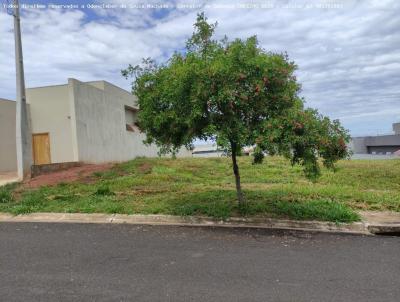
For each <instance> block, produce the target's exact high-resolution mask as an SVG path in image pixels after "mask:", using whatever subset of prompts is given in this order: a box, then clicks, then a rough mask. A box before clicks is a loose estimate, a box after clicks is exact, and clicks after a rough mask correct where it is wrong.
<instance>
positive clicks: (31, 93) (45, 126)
mask: <svg viewBox="0 0 400 302" xmlns="http://www.w3.org/2000/svg"><path fill="white" fill-rule="evenodd" d="M26 99H27V103H28V104H30V113H31V122H32V134H35V133H47V132H48V133H49V137H50V156H51V163H62V162H71V161H76V160H77V159H76V158H75V156H74V152H73V135H72V125H71V111H70V103H71V99H70V95H69V90H68V85H58V86H48V87H39V88H29V89H27V91H26Z"/></svg>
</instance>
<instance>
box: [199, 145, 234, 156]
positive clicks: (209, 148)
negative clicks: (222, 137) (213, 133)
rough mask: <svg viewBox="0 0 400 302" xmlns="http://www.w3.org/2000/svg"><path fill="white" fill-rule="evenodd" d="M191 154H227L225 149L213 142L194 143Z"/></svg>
mask: <svg viewBox="0 0 400 302" xmlns="http://www.w3.org/2000/svg"><path fill="white" fill-rule="evenodd" d="M192 155H193V157H221V156H227V153H226V151H225V150H222V149H220V148H218V145H217V144H216V143H213V144H204V145H195V146H194V149H193V152H192Z"/></svg>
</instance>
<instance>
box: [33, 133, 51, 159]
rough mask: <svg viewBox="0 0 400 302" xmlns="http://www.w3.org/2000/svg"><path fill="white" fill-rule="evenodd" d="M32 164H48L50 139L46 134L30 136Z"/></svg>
mask: <svg viewBox="0 0 400 302" xmlns="http://www.w3.org/2000/svg"><path fill="white" fill-rule="evenodd" d="M32 146H33V163H34V164H35V165H44V164H50V163H51V159H50V139H49V134H48V133H38V134H33V135H32Z"/></svg>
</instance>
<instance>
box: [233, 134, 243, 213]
mask: <svg viewBox="0 0 400 302" xmlns="http://www.w3.org/2000/svg"><path fill="white" fill-rule="evenodd" d="M230 143H231V153H232V164H233V174H235V182H236V194H237V199H238V202H239V206H243V205H244V197H243V193H242V188H241V186H240V174H239V167H238V165H237V162H236V151H237V150H236V148H237V144H236V143H235V142H233V141H231V142H230Z"/></svg>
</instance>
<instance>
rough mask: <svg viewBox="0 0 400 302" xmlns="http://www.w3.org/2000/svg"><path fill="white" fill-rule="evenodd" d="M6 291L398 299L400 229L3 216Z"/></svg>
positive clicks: (98, 296) (0, 296)
mask: <svg viewBox="0 0 400 302" xmlns="http://www.w3.org/2000/svg"><path fill="white" fill-rule="evenodd" d="M0 301H7V302H8V301H174V302H176V301H246V302H248V301H296V302H300V301H306V302H311V301H315V302H323V301H335V302H336V301H351V302H357V301H362V302H366V301H379V302H384V301H396V302H398V301H400V238H399V237H363V236H352V235H346V236H344V235H329V234H308V233H282V232H272V231H254V230H252V231H249V230H228V229H211V228H203V229H198V228H188V227H161V226H158V227H151V226H133V225H95V224H92V225H89V224H45V223H43V224H39V223H24V224H22V223H0Z"/></svg>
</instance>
